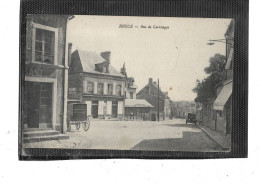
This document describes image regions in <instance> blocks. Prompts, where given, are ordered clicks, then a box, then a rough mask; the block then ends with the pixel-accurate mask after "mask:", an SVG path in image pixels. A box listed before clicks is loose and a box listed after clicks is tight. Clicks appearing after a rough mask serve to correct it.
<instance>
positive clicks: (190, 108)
mask: <svg viewBox="0 0 260 186" xmlns="http://www.w3.org/2000/svg"><path fill="white" fill-rule="evenodd" d="M171 111H172V116H173V117H176V118H187V116H188V113H196V104H195V103H194V102H193V101H171Z"/></svg>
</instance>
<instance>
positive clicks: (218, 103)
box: [213, 81, 233, 110]
mask: <svg viewBox="0 0 260 186" xmlns="http://www.w3.org/2000/svg"><path fill="white" fill-rule="evenodd" d="M232 85H233V83H232V81H231V82H229V83H227V84H225V85H224V87H223V88H222V90H221V92H220V93H219V95H218V97H217V99H216V100H215V102H214V104H213V106H214V110H223V109H224V106H225V104H226V103H227V101H228V99H229V97H230V95H231V94H232Z"/></svg>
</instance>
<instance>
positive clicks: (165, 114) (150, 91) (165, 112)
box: [136, 78, 171, 120]
mask: <svg viewBox="0 0 260 186" xmlns="http://www.w3.org/2000/svg"><path fill="white" fill-rule="evenodd" d="M158 89H159V88H158V85H157V83H156V82H153V79H152V78H149V81H148V84H147V85H146V86H145V87H143V88H142V89H141V90H140V91H139V92H138V93H137V94H136V97H137V99H145V100H146V101H147V102H148V103H150V104H151V105H152V106H153V108H152V109H151V111H150V113H151V119H152V120H158V116H157V115H158V106H159V114H160V118H159V119H160V120H164V119H169V118H170V113H171V105H170V98H169V97H168V95H167V93H165V92H162V91H161V90H160V89H159V104H158Z"/></svg>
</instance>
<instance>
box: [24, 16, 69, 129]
mask: <svg viewBox="0 0 260 186" xmlns="http://www.w3.org/2000/svg"><path fill="white" fill-rule="evenodd" d="M71 18H72V16H65V15H55V16H53V15H28V16H27V25H26V59H25V65H24V68H25V69H24V72H25V74H24V82H23V83H24V86H23V87H24V89H23V96H24V97H23V103H22V105H23V109H22V117H23V118H22V128H23V129H27V130H28V129H51V130H56V131H60V132H62V133H64V132H65V131H66V115H67V90H68V89H67V80H68V55H67V54H68V53H67V51H68V50H67V49H68V47H67V46H68V45H67V37H66V35H67V22H68V21H69V19H71Z"/></svg>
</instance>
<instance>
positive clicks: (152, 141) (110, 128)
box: [24, 119, 221, 152]
mask: <svg viewBox="0 0 260 186" xmlns="http://www.w3.org/2000/svg"><path fill="white" fill-rule="evenodd" d="M66 135H69V136H70V138H69V139H65V140H52V141H45V142H36V143H27V144H24V147H25V148H26V147H28V148H30V147H32V148H37V147H38V148H76V149H116V150H161V151H197V152H198V151H208V152H212V151H220V150H221V148H220V147H219V146H218V145H217V144H216V143H215V142H214V141H212V140H211V139H210V138H208V137H207V136H206V135H205V134H204V132H203V131H201V130H200V129H199V128H198V127H197V126H195V125H194V124H188V125H186V124H185V119H173V120H168V121H160V122H156V121H153V122H152V121H104V120H92V121H91V125H90V129H89V130H88V131H84V130H83V128H82V127H81V128H80V129H79V130H76V128H75V127H74V126H72V130H71V132H68V133H67V134H66Z"/></svg>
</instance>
